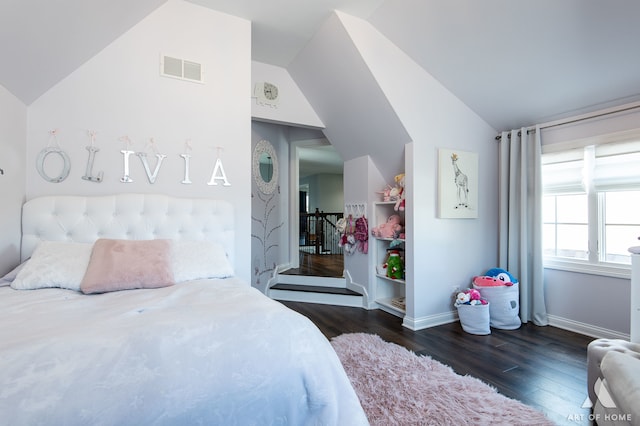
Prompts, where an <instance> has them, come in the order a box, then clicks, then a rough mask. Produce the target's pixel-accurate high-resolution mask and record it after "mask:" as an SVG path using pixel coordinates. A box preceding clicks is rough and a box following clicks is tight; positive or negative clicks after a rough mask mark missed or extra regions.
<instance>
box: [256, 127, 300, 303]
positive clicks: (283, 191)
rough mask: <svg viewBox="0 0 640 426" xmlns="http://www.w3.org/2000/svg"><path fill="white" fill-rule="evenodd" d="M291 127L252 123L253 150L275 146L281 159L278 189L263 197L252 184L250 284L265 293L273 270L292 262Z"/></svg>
mask: <svg viewBox="0 0 640 426" xmlns="http://www.w3.org/2000/svg"><path fill="white" fill-rule="evenodd" d="M288 134H289V131H288V127H286V126H281V125H277V124H270V123H261V122H255V121H254V122H253V123H252V125H251V146H252V149H254V148H255V145H256V144H257V143H258V141H260V140H267V141H269V142H270V143H271V145H273V147H274V149H275V151H276V155H277V157H278V160H277V161H278V169H279V173H278V187H277V189H276V191H274V193H272V194H263V193H262V192H260V191H259V189H258V186H257V184H256V183H255V181H254V180H253V179H252V181H251V217H252V221H251V273H252V277H251V285H252V286H254V287H256V288H258V289H260V290H261V291H263V292H264V291H265V290H266V287H267V284H269V279H270V278H271V277H272V275H273V272H274V270H275V269H276V268H277V267H278V266H279V265H283V264H287V263H288V262H289V239H288V233H289V226H288V224H289V220H290V219H289V202H290V196H287V194H288V191H287V188H288V185H289V160H288V157H289V140H288Z"/></svg>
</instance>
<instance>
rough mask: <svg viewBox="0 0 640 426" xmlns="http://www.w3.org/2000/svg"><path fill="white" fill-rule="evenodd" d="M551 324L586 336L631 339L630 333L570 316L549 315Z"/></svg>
mask: <svg viewBox="0 0 640 426" xmlns="http://www.w3.org/2000/svg"><path fill="white" fill-rule="evenodd" d="M547 317H548V318H549V325H551V326H553V327H558V328H562V329H563V330H568V331H573V332H574V333H579V334H584V335H585V336H591V337H595V338H597V339H622V340H629V337H630V336H629V334H625V333H620V332H618V331H615V330H609V329H606V328H602V327H598V326H595V325H591V324H587V323H584V322H579V321H574V320H571V319H568V318H562V317H558V316H555V315H547Z"/></svg>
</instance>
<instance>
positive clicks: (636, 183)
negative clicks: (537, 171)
mask: <svg viewBox="0 0 640 426" xmlns="http://www.w3.org/2000/svg"><path fill="white" fill-rule="evenodd" d="M558 147H561V145H558ZM558 147H552V148H551V149H548V151H551V150H552V149H554V150H555V152H544V153H543V155H542V180H543V192H544V194H543V203H542V221H543V249H544V255H545V266H547V267H558V266H560V267H561V269H569V270H577V271H580V272H594V273H598V270H599V269H600V270H607V271H608V274H610V271H611V269H616V268H618V269H623V270H628V269H629V266H628V265H630V263H631V256H630V253H629V252H628V248H629V247H631V246H634V245H640V241H638V238H639V237H640V214H639V213H638V208H639V207H640V142H634V141H631V142H629V141H627V142H615V141H614V142H612V141H607V142H605V143H597V141H593V140H591V141H582V142H581V143H579V144H577V146H576V144H573V146H570V148H569V149H564V150H563V149H562V148H560V149H558Z"/></svg>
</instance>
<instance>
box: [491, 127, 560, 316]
mask: <svg viewBox="0 0 640 426" xmlns="http://www.w3.org/2000/svg"><path fill="white" fill-rule="evenodd" d="M540 163H541V143H540V129H539V128H536V131H535V133H534V132H531V134H529V133H528V132H527V129H526V128H522V129H516V130H512V131H511V132H502V135H501V139H500V156H499V164H500V175H499V181H500V218H499V219H500V235H499V265H500V267H501V268H503V269H506V270H507V271H509V272H510V273H511V274H512V275H513V276H515V277H516V278H517V279H518V281H519V283H520V319H521V320H522V321H523V322H528V321H533V323H534V324H536V325H548V324H549V321H548V318H547V308H546V305H545V301H544V279H543V278H544V269H543V267H542V206H541V204H542V176H541V166H540Z"/></svg>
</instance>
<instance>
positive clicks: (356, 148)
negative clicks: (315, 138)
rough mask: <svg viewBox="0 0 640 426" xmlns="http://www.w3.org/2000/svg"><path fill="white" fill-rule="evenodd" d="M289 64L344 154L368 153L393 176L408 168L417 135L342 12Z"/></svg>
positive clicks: (347, 156) (348, 157) (346, 156)
mask: <svg viewBox="0 0 640 426" xmlns="http://www.w3.org/2000/svg"><path fill="white" fill-rule="evenodd" d="M328 65H330V66H328ZM288 70H289V72H290V74H291V76H292V77H293V79H294V80H295V81H296V83H297V84H298V86H300V88H301V89H302V91H303V92H304V93H305V95H306V96H307V98H308V99H309V100H310V102H311V104H312V105H313V108H314V109H315V111H316V113H317V114H318V116H319V117H320V119H321V120H322V122H323V123H324V124H325V126H326V129H325V130H324V133H325V135H326V136H327V139H329V141H330V142H331V144H332V145H333V146H334V147H335V149H336V150H337V151H338V152H339V153H340V155H341V156H342V158H343V160H345V161H348V160H352V159H354V158H358V157H361V156H362V155H366V154H368V155H369V156H370V157H371V158H372V160H373V162H374V164H375V165H376V167H378V169H379V170H380V172H381V173H382V174H383V176H384V177H385V178H386V179H388V181H389V182H391V181H392V177H393V176H394V175H395V174H397V173H398V171H400V170H404V150H403V147H404V145H405V144H406V143H408V142H411V138H410V137H409V134H408V133H407V131H406V129H405V128H404V126H403V125H402V123H401V121H400V119H399V118H398V116H397V114H396V112H395V110H394V109H393V107H392V106H391V104H390V103H389V101H388V100H387V98H386V96H385V94H384V93H383V92H382V90H381V89H380V86H379V85H378V83H377V82H376V80H375V78H374V77H373V75H372V74H371V71H370V70H369V68H368V66H367V64H366V63H365V62H364V61H363V59H362V57H361V56H360V53H359V52H358V49H357V48H356V47H355V46H354V44H353V41H352V40H351V39H350V37H349V35H348V33H347V31H346V30H345V28H344V26H343V24H342V22H341V21H340V19H339V18H338V16H337V15H336V14H333V15H332V16H331V17H330V18H329V19H328V20H327V21H326V22H325V23H324V24H323V26H322V27H321V28H320V30H319V31H318V32H317V33H316V35H315V36H314V37H313V39H312V40H311V42H310V43H309V44H308V45H307V46H306V47H305V49H303V50H302V51H301V52H300V54H299V55H298V56H297V57H296V59H295V60H294V61H293V63H292V64H291V65H290V66H289V67H288Z"/></svg>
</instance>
